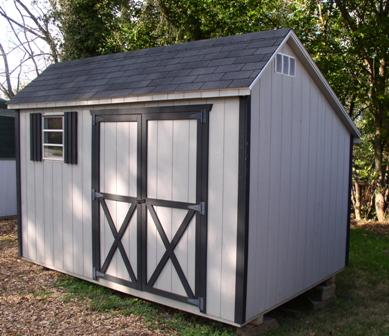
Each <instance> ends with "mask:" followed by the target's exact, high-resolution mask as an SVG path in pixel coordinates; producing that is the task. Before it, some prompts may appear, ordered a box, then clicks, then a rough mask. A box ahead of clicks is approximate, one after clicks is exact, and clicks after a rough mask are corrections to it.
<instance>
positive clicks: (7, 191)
mask: <svg viewBox="0 0 389 336" xmlns="http://www.w3.org/2000/svg"><path fill="white" fill-rule="evenodd" d="M6 103H7V101H6V100H4V99H0V218H6V217H14V216H16V155H15V154H16V153H15V113H14V111H12V110H7V105H6Z"/></svg>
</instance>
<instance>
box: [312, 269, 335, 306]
mask: <svg viewBox="0 0 389 336" xmlns="http://www.w3.org/2000/svg"><path fill="white" fill-rule="evenodd" d="M308 299H309V301H310V303H311V307H312V308H313V309H314V310H318V309H322V308H324V307H326V306H327V305H328V304H330V303H332V302H333V301H334V300H335V299H336V284H335V276H333V277H331V278H330V279H328V280H326V281H324V282H323V283H321V284H320V285H319V286H317V287H315V288H313V289H312V290H311V291H310V292H309V293H308Z"/></svg>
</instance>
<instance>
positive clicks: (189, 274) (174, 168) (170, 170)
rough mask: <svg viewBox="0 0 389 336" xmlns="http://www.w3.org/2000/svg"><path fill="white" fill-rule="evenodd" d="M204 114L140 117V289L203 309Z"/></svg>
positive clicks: (204, 256)
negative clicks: (141, 264) (141, 167)
mask: <svg viewBox="0 0 389 336" xmlns="http://www.w3.org/2000/svg"><path fill="white" fill-rule="evenodd" d="M207 119H208V118H207V114H206V112H198V113H191V112H188V113H183V112H181V113H158V114H147V115H145V116H143V118H142V132H143V134H142V143H143V145H142V147H143V148H142V155H143V158H142V162H143V163H144V165H145V166H146V167H143V169H142V171H143V173H144V177H143V188H142V190H143V192H144V195H143V197H144V198H143V199H144V200H145V204H144V206H143V216H144V217H143V218H144V219H145V220H144V223H143V225H144V226H143V256H144V262H143V267H144V269H143V272H142V273H143V274H144V284H143V287H144V289H145V290H147V291H149V292H153V293H156V294H159V295H163V296H166V297H169V298H171V299H175V300H180V301H183V302H187V303H191V304H194V305H197V306H198V307H199V309H200V310H201V311H204V310H205V287H206V248H207V228H206V225H207V221H206V206H207V161H208V160H207V157H208V128H207Z"/></svg>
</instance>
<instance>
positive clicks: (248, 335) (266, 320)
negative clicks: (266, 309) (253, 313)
mask: <svg viewBox="0 0 389 336" xmlns="http://www.w3.org/2000/svg"><path fill="white" fill-rule="evenodd" d="M278 327H279V324H278V321H277V320H276V319H275V318H272V317H269V316H261V317H259V318H257V319H255V320H254V321H252V322H250V323H249V324H247V325H245V326H244V327H242V328H238V329H237V330H236V335H237V336H260V335H264V334H265V333H267V332H269V331H270V330H274V329H277V328H278Z"/></svg>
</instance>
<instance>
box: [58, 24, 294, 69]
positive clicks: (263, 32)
mask: <svg viewBox="0 0 389 336" xmlns="http://www.w3.org/2000/svg"><path fill="white" fill-rule="evenodd" d="M291 30H292V29H291V28H276V29H271V30H260V31H255V32H248V33H238V34H234V35H227V36H216V37H211V38H209V39H200V40H194V41H185V42H180V43H176V44H167V45H161V46H155V47H150V48H143V49H134V50H128V51H120V52H117V53H110V54H104V55H96V56H88V57H84V58H79V59H74V60H66V61H61V62H59V63H54V64H52V65H53V66H59V65H61V64H76V63H79V62H80V63H81V62H87V61H93V60H97V59H104V58H120V57H119V56H127V55H130V54H131V55H135V56H136V55H137V54H142V53H145V52H146V51H148V52H150V51H152V50H163V49H172V48H177V47H178V46H181V48H183V47H184V46H188V45H196V44H201V43H210V42H212V41H213V42H215V41H225V40H227V39H229V40H233V39H234V38H236V40H237V42H238V41H239V40H241V39H242V37H244V36H247V37H248V36H254V35H269V34H270V33H274V32H281V31H282V32H284V34H280V36H279V37H282V36H283V35H285V36H286V35H287V33H288V32H289V31H291ZM241 43H243V42H241Z"/></svg>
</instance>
